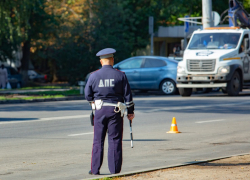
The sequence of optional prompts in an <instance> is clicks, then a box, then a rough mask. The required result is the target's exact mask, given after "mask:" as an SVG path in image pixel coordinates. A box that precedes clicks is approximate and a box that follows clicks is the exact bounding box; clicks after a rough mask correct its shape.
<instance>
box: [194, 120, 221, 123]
mask: <svg viewBox="0 0 250 180" xmlns="http://www.w3.org/2000/svg"><path fill="white" fill-rule="evenodd" d="M216 121H225V119H216V120H209V121H197V122H195V123H210V122H216Z"/></svg>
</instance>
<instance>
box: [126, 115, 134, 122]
mask: <svg viewBox="0 0 250 180" xmlns="http://www.w3.org/2000/svg"><path fill="white" fill-rule="evenodd" d="M127 117H128V119H129V120H130V121H132V120H133V119H134V117H135V114H128V115H127Z"/></svg>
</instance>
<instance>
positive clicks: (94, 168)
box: [91, 106, 123, 174]
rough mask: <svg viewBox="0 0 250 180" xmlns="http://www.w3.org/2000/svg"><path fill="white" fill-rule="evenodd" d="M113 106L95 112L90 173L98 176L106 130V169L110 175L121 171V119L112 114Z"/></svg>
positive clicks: (118, 114)
mask: <svg viewBox="0 0 250 180" xmlns="http://www.w3.org/2000/svg"><path fill="white" fill-rule="evenodd" d="M114 108H115V107H114V106H103V107H102V109H100V110H96V111H95V118H94V142H93V149H92V158H91V172H92V173H93V174H98V173H99V172H100V168H101V166H102V162H103V148H104V140H105V136H106V133H107V130H108V167H109V171H110V173H111V174H116V173H119V172H120V171H121V167H122V134H123V117H121V113H115V112H114Z"/></svg>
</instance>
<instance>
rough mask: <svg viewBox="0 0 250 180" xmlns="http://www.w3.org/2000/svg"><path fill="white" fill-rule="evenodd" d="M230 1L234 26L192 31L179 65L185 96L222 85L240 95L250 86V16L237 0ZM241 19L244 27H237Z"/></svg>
mask: <svg viewBox="0 0 250 180" xmlns="http://www.w3.org/2000/svg"><path fill="white" fill-rule="evenodd" d="M230 2H232V3H231V4H230V6H229V7H230V8H229V11H228V12H229V16H232V18H230V19H229V25H230V26H231V27H210V28H206V29H204V30H196V31H195V32H194V33H193V34H192V37H191V39H190V41H189V43H188V45H187V48H186V49H185V51H184V54H183V61H181V62H179V63H178V67H177V87H178V89H179V92H180V95H181V96H190V95H191V94H192V89H193V88H222V91H223V92H224V93H227V94H228V95H230V96H236V95H238V94H239V92H240V91H242V89H243V87H244V86H247V85H250V62H249V61H250V49H249V36H250V30H249V29H248V28H247V26H248V27H249V25H250V20H249V19H250V18H249V15H248V14H246V11H245V10H244V9H243V7H242V5H241V4H237V3H238V1H237V0H230V1H229V3H230ZM231 12H233V13H231ZM242 12H243V13H242ZM244 13H245V14H244ZM243 14H244V15H243ZM242 18H243V19H242ZM244 18H245V19H244ZM232 20H234V21H232ZM237 22H241V26H244V27H238V26H236V25H237Z"/></svg>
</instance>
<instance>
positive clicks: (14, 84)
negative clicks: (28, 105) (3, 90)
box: [6, 67, 22, 88]
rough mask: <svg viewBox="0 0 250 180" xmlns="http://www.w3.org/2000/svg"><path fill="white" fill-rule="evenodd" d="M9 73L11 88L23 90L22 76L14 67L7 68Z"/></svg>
mask: <svg viewBox="0 0 250 180" xmlns="http://www.w3.org/2000/svg"><path fill="white" fill-rule="evenodd" d="M6 69H7V71H8V80H9V83H10V85H11V88H21V87H22V75H21V74H19V73H18V71H17V70H16V69H14V68H12V67H6Z"/></svg>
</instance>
